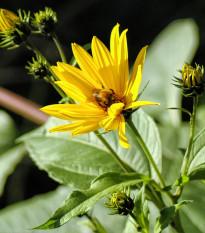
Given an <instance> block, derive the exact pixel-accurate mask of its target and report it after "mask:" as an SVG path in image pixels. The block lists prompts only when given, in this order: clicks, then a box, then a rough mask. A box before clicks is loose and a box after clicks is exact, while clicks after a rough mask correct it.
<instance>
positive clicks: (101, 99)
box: [41, 24, 158, 148]
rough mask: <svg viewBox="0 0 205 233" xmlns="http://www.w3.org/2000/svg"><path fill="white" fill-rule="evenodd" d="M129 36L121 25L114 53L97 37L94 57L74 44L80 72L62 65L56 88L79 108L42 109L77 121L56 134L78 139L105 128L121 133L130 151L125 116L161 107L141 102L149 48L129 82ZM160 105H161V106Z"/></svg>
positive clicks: (114, 33) (114, 36) (114, 38)
mask: <svg viewBox="0 0 205 233" xmlns="http://www.w3.org/2000/svg"><path fill="white" fill-rule="evenodd" d="M126 32H127V30H124V31H123V32H122V33H121V35H119V24H117V25H116V26H115V27H114V28H113V30H112V33H111V38H110V51H109V50H108V49H107V48H106V46H105V45H104V44H103V43H102V42H101V41H100V40H99V39H98V38H97V37H96V36H94V37H93V39H92V45H91V49H92V56H91V55H90V54H89V53H88V52H87V51H85V50H84V49H83V48H82V47H81V46H79V45H77V44H75V43H74V44H72V50H73V53H74V56H75V58H76V60H77V62H78V65H79V66H80V69H78V68H75V67H73V66H71V65H68V64H65V63H62V62H58V63H57V66H53V67H52V69H53V71H54V73H55V74H56V75H57V76H58V78H59V79H60V81H57V82H56V84H57V85H58V86H59V87H60V88H61V89H62V90H64V91H65V93H66V94H67V95H68V96H70V97H71V98H73V99H74V100H75V101H76V102H78V103H79V104H55V105H50V106H46V107H44V108H42V109H41V110H42V111H43V112H45V113H47V114H49V115H52V116H55V117H58V118H61V119H65V120H71V121H76V122H75V123H72V124H67V125H62V126H57V127H54V128H52V129H51V130H50V132H54V131H72V134H71V136H76V135H80V134H84V133H88V132H91V131H95V130H98V129H100V128H103V129H104V130H105V131H109V130H116V129H118V130H119V138H120V141H119V142H120V144H121V146H123V147H125V148H129V143H128V141H127V138H126V135H125V117H124V116H125V115H126V111H127V110H128V109H132V108H138V107H141V106H144V105H153V104H157V103H154V102H150V101H137V100H136V99H137V95H138V89H139V85H140V82H141V77H142V68H143V64H144V60H145V53H146V48H147V46H145V47H144V48H142V50H141V51H140V53H139V55H138V57H137V59H136V61H135V64H134V68H133V72H132V74H131V77H130V79H129V65H128V49H127V39H126ZM157 105H158V104H157Z"/></svg>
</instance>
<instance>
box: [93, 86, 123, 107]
mask: <svg viewBox="0 0 205 233" xmlns="http://www.w3.org/2000/svg"><path fill="white" fill-rule="evenodd" d="M93 97H94V98H95V101H96V102H97V103H98V105H99V106H100V107H102V108H103V110H107V109H108V108H109V107H110V106H111V105H112V104H114V103H121V102H123V103H124V101H123V100H124V98H120V97H119V96H118V95H117V94H116V93H115V92H114V91H113V90H112V89H94V90H93Z"/></svg>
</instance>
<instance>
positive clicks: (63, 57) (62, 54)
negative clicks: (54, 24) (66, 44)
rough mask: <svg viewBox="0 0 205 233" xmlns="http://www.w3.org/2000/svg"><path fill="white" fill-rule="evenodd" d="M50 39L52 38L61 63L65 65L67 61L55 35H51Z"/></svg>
mask: <svg viewBox="0 0 205 233" xmlns="http://www.w3.org/2000/svg"><path fill="white" fill-rule="evenodd" d="M52 38H53V41H54V43H55V45H56V47H57V49H58V51H59V53H60V56H61V60H62V62H64V63H67V59H66V56H65V53H64V51H63V49H62V46H61V44H60V41H59V39H58V37H57V35H56V34H55V33H54V34H53V35H52Z"/></svg>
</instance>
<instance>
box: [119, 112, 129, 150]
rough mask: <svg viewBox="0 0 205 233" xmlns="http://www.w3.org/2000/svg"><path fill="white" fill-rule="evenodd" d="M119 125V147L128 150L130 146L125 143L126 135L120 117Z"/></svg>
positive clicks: (122, 118) (122, 120)
mask: <svg viewBox="0 0 205 233" xmlns="http://www.w3.org/2000/svg"><path fill="white" fill-rule="evenodd" d="M120 118H121V119H120V124H119V138H120V140H119V142H120V145H121V146H122V147H124V148H130V145H129V143H128V141H127V138H126V135H125V119H124V117H123V116H122V115H120Z"/></svg>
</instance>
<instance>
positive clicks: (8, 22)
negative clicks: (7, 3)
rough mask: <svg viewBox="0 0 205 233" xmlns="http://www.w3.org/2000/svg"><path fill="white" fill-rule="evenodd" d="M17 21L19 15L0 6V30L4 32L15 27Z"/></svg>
mask: <svg viewBox="0 0 205 233" xmlns="http://www.w3.org/2000/svg"><path fill="white" fill-rule="evenodd" d="M19 21H20V19H19V17H18V16H17V15H15V14H14V13H13V12H11V11H8V10H5V9H1V8H0V31H2V32H4V33H5V32H8V31H9V30H11V29H15V24H16V23H17V22H19Z"/></svg>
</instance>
